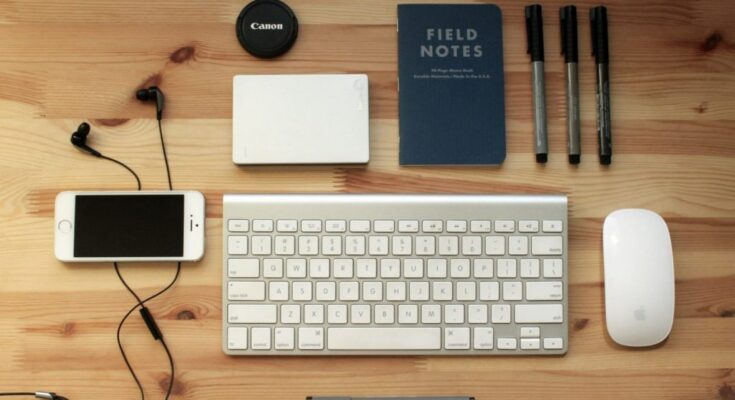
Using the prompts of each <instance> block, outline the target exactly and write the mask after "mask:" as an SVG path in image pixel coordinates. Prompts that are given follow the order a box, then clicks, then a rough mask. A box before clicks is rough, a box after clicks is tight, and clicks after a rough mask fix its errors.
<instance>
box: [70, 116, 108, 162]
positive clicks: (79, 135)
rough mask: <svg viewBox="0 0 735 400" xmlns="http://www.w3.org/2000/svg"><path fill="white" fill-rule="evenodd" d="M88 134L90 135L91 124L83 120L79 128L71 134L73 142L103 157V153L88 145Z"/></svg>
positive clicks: (82, 148) (88, 151)
mask: <svg viewBox="0 0 735 400" xmlns="http://www.w3.org/2000/svg"><path fill="white" fill-rule="evenodd" d="M87 136H89V124H88V123H86V122H82V123H81V124H80V125H79V128H77V130H76V131H75V132H74V133H72V134H71V144H73V145H74V146H76V147H78V148H79V149H81V150H83V151H86V152H87V153H89V154H91V155H93V156H95V157H102V153H100V152H99V151H97V150H95V149H93V148H91V147H89V146H87Z"/></svg>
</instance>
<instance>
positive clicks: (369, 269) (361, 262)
mask: <svg viewBox="0 0 735 400" xmlns="http://www.w3.org/2000/svg"><path fill="white" fill-rule="evenodd" d="M355 267H356V268H355V269H356V270H357V271H356V275H357V277H358V278H377V276H378V261H377V260H376V259H374V258H359V259H358V260H357V265H356V266H355Z"/></svg>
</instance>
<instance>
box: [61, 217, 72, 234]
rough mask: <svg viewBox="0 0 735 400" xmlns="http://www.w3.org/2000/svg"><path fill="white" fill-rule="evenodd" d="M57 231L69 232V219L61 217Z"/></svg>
mask: <svg viewBox="0 0 735 400" xmlns="http://www.w3.org/2000/svg"><path fill="white" fill-rule="evenodd" d="M59 231H60V232H61V233H70V232H71V221H69V220H68V219H63V220H61V221H59Z"/></svg>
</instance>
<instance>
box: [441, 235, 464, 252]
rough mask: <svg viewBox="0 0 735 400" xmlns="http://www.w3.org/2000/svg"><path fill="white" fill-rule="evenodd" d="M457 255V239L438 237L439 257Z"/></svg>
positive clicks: (455, 237) (453, 237) (454, 237)
mask: <svg viewBox="0 0 735 400" xmlns="http://www.w3.org/2000/svg"><path fill="white" fill-rule="evenodd" d="M457 254H459V237H457V236H439V255H442V256H456V255H457Z"/></svg>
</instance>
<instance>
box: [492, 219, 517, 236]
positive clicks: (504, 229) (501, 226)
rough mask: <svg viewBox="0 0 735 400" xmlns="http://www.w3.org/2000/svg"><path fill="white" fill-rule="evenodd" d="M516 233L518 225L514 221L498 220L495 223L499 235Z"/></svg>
mask: <svg viewBox="0 0 735 400" xmlns="http://www.w3.org/2000/svg"><path fill="white" fill-rule="evenodd" d="M515 231H516V223H515V221H512V220H498V221H495V232H498V233H512V232H515Z"/></svg>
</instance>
